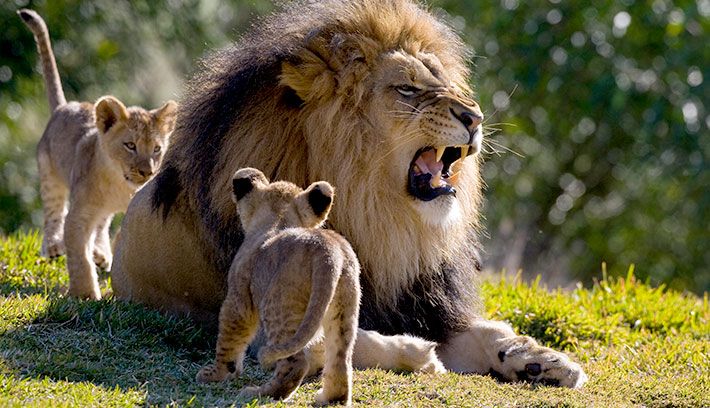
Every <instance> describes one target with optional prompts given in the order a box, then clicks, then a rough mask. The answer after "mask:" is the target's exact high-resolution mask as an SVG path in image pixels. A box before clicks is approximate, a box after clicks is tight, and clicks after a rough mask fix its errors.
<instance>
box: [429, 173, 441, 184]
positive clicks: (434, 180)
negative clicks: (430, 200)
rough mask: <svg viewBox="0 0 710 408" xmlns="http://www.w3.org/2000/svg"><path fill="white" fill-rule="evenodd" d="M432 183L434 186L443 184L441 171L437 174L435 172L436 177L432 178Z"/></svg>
mask: <svg viewBox="0 0 710 408" xmlns="http://www.w3.org/2000/svg"><path fill="white" fill-rule="evenodd" d="M430 184H431V186H432V187H440V186H441V172H437V173H436V174H434V177H432V178H431V182H430Z"/></svg>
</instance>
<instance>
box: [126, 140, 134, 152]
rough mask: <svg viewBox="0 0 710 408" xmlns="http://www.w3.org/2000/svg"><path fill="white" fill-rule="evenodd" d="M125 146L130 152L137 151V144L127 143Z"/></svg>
mask: <svg viewBox="0 0 710 408" xmlns="http://www.w3.org/2000/svg"><path fill="white" fill-rule="evenodd" d="M123 145H124V146H126V149H128V150H130V151H135V150H136V144H135V143H133V142H126V143H124V144H123Z"/></svg>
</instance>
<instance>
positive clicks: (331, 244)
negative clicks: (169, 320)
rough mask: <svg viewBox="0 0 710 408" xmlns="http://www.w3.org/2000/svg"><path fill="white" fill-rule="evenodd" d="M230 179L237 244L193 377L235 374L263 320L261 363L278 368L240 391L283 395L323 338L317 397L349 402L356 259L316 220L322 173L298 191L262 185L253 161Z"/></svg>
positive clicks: (325, 192)
mask: <svg viewBox="0 0 710 408" xmlns="http://www.w3.org/2000/svg"><path fill="white" fill-rule="evenodd" d="M232 183H233V192H234V196H233V198H234V200H235V201H236V203H237V210H238V212H239V218H240V220H241V223H242V227H243V230H244V234H245V236H244V242H243V243H242V245H241V247H240V248H239V251H238V252H237V254H236V256H235V257H234V261H233V262H232V266H231V268H230V270H229V280H228V282H229V284H228V293H227V297H226V298H225V300H224V303H223V304H222V309H221V310H220V315H219V336H218V339H217V356H216V361H215V364H214V365H208V366H205V367H204V368H202V370H200V372H199V373H198V374H197V380H198V381H201V382H208V381H221V380H224V379H225V378H227V377H229V376H232V375H238V374H240V373H241V371H242V364H243V358H244V352H245V350H246V348H247V345H248V344H249V343H250V341H251V340H252V338H253V337H254V334H255V333H256V329H257V326H258V325H259V323H261V325H262V326H263V329H264V331H265V333H266V338H267V343H266V346H264V347H263V348H262V349H261V350H260V352H259V361H260V362H261V363H262V365H265V366H269V365H271V364H273V363H274V362H275V363H276V368H275V371H274V374H273V376H272V377H271V379H270V380H269V382H268V383H267V384H265V385H262V386H261V387H247V388H245V389H244V390H242V393H241V396H244V397H254V396H261V395H268V396H271V397H274V398H288V397H289V396H290V395H291V394H292V393H293V392H294V391H295V390H296V388H297V387H298V386H299V385H300V383H301V381H302V380H303V378H304V376H305V375H306V373H307V372H308V371H309V363H308V361H307V358H306V353H305V352H304V348H307V349H310V348H311V347H313V346H314V345H316V344H317V345H321V344H320V343H321V342H324V343H323V344H322V347H323V348H324V349H325V367H324V369H323V388H322V389H321V390H320V391H319V392H318V395H317V402H318V403H327V402H333V401H338V402H344V403H346V404H350V403H351V399H352V397H351V387H352V354H353V346H354V342H355V335H356V331H357V320H358V311H359V307H360V283H359V275H360V264H359V263H358V260H357V257H356V256H355V252H354V251H353V249H352V247H351V246H350V244H349V243H348V242H347V241H346V240H345V238H343V237H342V236H341V235H339V234H338V233H336V232H334V231H330V230H325V229H321V228H319V227H320V226H321V225H322V224H323V223H324V222H325V219H326V217H327V216H328V212H329V211H330V207H331V204H332V200H333V188H332V187H331V185H330V184H328V183H327V182H325V181H320V182H317V183H313V184H311V185H310V186H309V187H308V188H307V189H306V190H305V191H304V190H302V189H300V188H299V187H297V186H296V185H294V184H291V183H288V182H284V181H277V182H274V183H271V184H269V180H267V179H266V177H265V176H264V174H263V173H261V171H259V170H256V169H252V168H245V169H240V170H239V171H237V172H236V173H235V174H234V178H233V180H232ZM321 329H322V330H321ZM322 337H324V339H322ZM306 351H307V350H306Z"/></svg>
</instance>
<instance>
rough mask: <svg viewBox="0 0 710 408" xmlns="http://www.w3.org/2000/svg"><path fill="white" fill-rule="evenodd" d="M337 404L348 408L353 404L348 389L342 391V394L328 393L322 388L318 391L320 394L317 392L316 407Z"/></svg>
mask: <svg viewBox="0 0 710 408" xmlns="http://www.w3.org/2000/svg"><path fill="white" fill-rule="evenodd" d="M335 403H338V404H342V405H345V406H348V407H349V406H351V405H352V404H353V402H352V397H351V396H350V393H348V390H347V389H345V390H341V392H340V393H333V392H330V393H326V391H325V390H324V389H323V388H321V389H319V390H318V392H316V401H315V404H314V405H316V406H323V405H330V404H335Z"/></svg>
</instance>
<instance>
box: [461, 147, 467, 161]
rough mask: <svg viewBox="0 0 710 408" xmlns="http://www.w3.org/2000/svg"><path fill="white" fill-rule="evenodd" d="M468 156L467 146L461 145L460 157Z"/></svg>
mask: <svg viewBox="0 0 710 408" xmlns="http://www.w3.org/2000/svg"><path fill="white" fill-rule="evenodd" d="M466 156H468V146H466V145H464V146H461V158H462V159H465V158H466Z"/></svg>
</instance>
